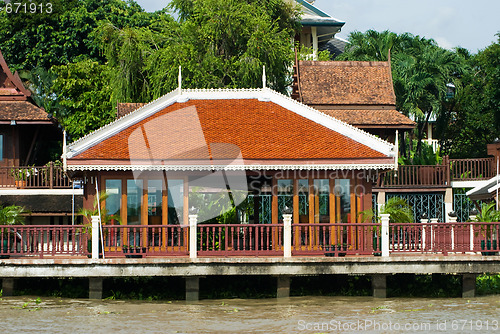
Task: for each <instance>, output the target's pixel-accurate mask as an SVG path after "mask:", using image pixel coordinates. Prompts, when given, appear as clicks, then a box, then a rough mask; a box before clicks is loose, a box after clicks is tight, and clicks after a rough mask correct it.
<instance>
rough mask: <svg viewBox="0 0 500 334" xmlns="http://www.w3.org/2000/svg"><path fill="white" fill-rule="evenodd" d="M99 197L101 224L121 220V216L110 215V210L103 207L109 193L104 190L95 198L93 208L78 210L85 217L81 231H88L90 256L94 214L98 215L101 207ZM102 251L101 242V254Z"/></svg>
mask: <svg viewBox="0 0 500 334" xmlns="http://www.w3.org/2000/svg"><path fill="white" fill-rule="evenodd" d="M98 198H99V201H100V207H101V210H100V211H101V224H102V225H107V224H109V223H110V222H111V221H113V220H115V221H117V222H121V218H120V216H118V215H110V214H108V211H107V210H106V208H104V207H103V205H102V204H103V203H104V202H105V201H106V199H107V198H108V194H107V193H106V192H105V191H102V192H100V193H99V197H96V198H95V199H94V205H93V208H92V209H80V210H79V211H78V214H79V215H82V216H83V217H85V220H86V222H84V223H83V225H82V228H81V233H86V234H87V252H88V253H89V255H87V256H88V257H91V255H90V254H91V253H92V216H98V215H99V208H98V202H97V201H98ZM101 252H102V247H101V244H100V243H99V254H101Z"/></svg>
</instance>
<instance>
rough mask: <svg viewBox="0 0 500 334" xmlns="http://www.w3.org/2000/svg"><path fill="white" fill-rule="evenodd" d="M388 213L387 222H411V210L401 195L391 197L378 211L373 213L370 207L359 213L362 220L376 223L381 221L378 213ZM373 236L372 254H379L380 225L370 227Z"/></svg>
mask: <svg viewBox="0 0 500 334" xmlns="http://www.w3.org/2000/svg"><path fill="white" fill-rule="evenodd" d="M381 214H389V215H390V217H389V223H392V224H404V223H413V210H412V208H411V206H410V205H409V204H408V203H407V202H406V200H405V199H403V198H401V197H397V196H396V197H391V198H389V199H388V200H387V202H386V203H385V204H384V205H382V206H381V207H380V212H379V213H378V215H375V212H374V211H373V208H372V209H368V210H364V211H361V212H360V213H359V215H360V216H361V219H362V221H363V222H366V223H370V222H375V223H377V224H380V223H381V219H380V215H381ZM372 236H373V251H374V252H373V255H375V256H381V255H382V253H381V252H380V247H381V242H379V239H380V226H375V227H373V229H372Z"/></svg>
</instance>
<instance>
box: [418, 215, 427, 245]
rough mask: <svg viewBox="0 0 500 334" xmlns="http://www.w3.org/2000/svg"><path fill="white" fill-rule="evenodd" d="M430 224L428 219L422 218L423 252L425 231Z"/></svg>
mask: <svg viewBox="0 0 500 334" xmlns="http://www.w3.org/2000/svg"><path fill="white" fill-rule="evenodd" d="M428 222H429V220H428V219H426V218H420V224H422V251H425V230H426V226H427V223H428Z"/></svg>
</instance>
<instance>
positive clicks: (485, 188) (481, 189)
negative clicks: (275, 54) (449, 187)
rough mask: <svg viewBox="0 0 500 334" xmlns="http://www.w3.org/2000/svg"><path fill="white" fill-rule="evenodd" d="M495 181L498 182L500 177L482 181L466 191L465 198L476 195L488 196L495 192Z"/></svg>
mask: <svg viewBox="0 0 500 334" xmlns="http://www.w3.org/2000/svg"><path fill="white" fill-rule="evenodd" d="M497 180H498V181H500V175H496V176H493V177H492V178H491V179H489V180H486V181H482V182H481V183H480V184H479V185H478V186H477V187H475V188H473V189H471V190H469V191H467V192H466V193H465V194H466V195H467V196H474V195H476V194H487V193H488V194H489V193H491V192H493V191H495V190H496V183H497Z"/></svg>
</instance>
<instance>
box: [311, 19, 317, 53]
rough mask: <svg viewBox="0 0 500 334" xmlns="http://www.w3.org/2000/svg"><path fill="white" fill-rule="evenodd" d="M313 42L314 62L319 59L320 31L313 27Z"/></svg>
mask: <svg viewBox="0 0 500 334" xmlns="http://www.w3.org/2000/svg"><path fill="white" fill-rule="evenodd" d="M311 33H312V40H313V41H312V42H313V60H317V59H318V31H317V28H316V27H311Z"/></svg>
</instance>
